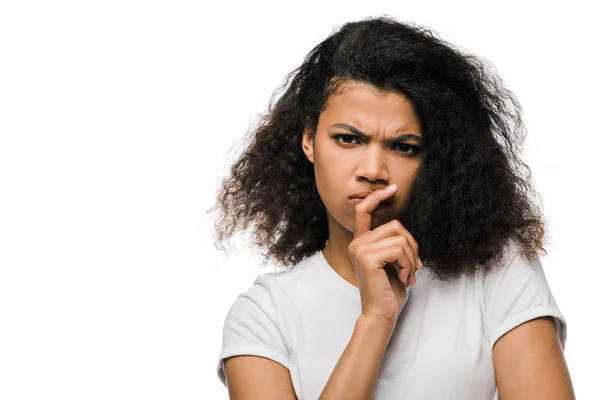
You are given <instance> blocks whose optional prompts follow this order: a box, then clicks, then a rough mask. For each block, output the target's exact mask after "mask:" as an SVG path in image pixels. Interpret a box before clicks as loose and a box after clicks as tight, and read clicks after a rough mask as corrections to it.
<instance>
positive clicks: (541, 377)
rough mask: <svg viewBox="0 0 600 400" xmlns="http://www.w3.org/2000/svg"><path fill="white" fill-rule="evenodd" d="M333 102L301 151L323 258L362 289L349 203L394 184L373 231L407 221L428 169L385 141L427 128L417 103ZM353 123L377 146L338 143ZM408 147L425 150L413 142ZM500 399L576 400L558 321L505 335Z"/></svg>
mask: <svg viewBox="0 0 600 400" xmlns="http://www.w3.org/2000/svg"><path fill="white" fill-rule="evenodd" d="M340 89H342V90H340V92H339V93H338V94H336V95H334V96H332V97H331V98H330V100H329V103H328V106H327V107H326V108H325V110H323V112H322V113H321V115H320V118H319V124H318V126H317V133H316V135H315V140H314V142H313V141H312V140H310V139H309V137H308V135H307V134H306V133H305V135H304V136H303V139H302V149H303V151H304V153H305V154H306V157H307V158H308V159H309V160H310V162H312V163H313V164H314V169H315V180H316V185H317V190H318V192H319V195H320V196H321V199H322V201H323V203H324V204H325V208H326V209H327V218H328V226H329V240H328V242H327V245H326V246H325V248H324V250H323V255H324V256H325V259H326V260H327V263H328V264H329V265H330V266H331V267H332V268H333V269H334V270H335V271H336V272H337V273H338V275H340V276H341V277H342V278H344V279H345V280H346V281H348V282H350V283H351V284H353V285H354V286H357V287H358V282H357V280H356V275H355V274H354V269H353V266H352V263H351V261H350V257H349V255H348V246H349V245H350V242H351V241H352V240H353V236H354V205H352V204H351V203H349V202H348V196H349V195H351V194H353V193H356V192H360V191H367V190H376V189H380V188H384V187H386V186H389V185H391V184H393V183H395V184H396V185H397V186H398V190H397V191H396V193H395V194H394V196H393V197H392V200H393V202H392V205H391V206H390V207H389V208H385V209H383V210H382V212H381V213H379V214H373V220H372V224H373V226H372V227H371V229H374V228H376V227H377V226H380V225H382V224H385V223H387V222H389V221H391V220H392V219H394V218H396V219H398V220H400V219H401V217H402V215H403V213H404V211H405V209H406V205H407V204H408V201H409V200H410V195H411V192H412V187H413V185H414V182H415V178H416V176H417V172H418V170H419V167H420V165H421V154H420V153H417V154H416V155H415V156H411V154H412V153H413V149H410V148H408V147H407V146H404V145H400V146H398V145H390V144H384V142H383V140H385V139H389V138H390V137H393V136H397V135H399V134H404V133H409V132H410V133H413V134H415V135H418V136H420V137H421V138H422V134H421V130H420V124H419V121H418V119H417V117H416V115H415V113H414V109H413V107H412V105H411V104H410V102H409V101H408V100H407V99H406V98H405V97H404V96H402V95H400V94H395V93H382V92H380V91H378V90H377V89H375V88H373V87H371V86H368V85H365V84H359V83H356V82H349V83H347V84H344V86H342V88H340ZM337 123H346V124H349V125H352V126H354V127H356V128H358V129H360V130H361V131H363V132H365V133H367V134H368V135H372V139H370V140H364V139H352V138H350V137H347V138H343V137H340V138H337V139H336V138H334V137H333V136H334V135H336V134H351V132H349V131H348V130H346V129H342V128H334V129H331V130H330V127H331V125H333V124H337ZM404 143H406V144H412V145H418V144H419V142H418V141H417V140H414V139H411V140H408V141H406V142H404ZM493 360H494V371H495V375H496V381H497V385H498V393H499V397H500V398H501V399H503V400H520V399H527V400H532V399H540V400H541V399H544V400H549V399H556V400H558V399H561V400H562V399H569V400H571V399H575V392H574V389H573V383H572V381H571V377H570V375H569V371H568V368H567V364H566V360H565V357H564V354H563V352H562V349H561V347H560V342H559V339H558V334H557V331H556V327H555V324H554V321H553V319H552V318H551V317H540V318H535V319H532V320H529V321H527V322H525V323H523V324H521V325H519V326H517V327H515V328H514V329H512V330H511V331H509V332H507V333H506V334H504V335H503V336H502V337H501V338H500V339H499V340H498V341H497V342H496V344H495V346H494V348H493Z"/></svg>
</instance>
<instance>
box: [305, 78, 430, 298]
mask: <svg viewBox="0 0 600 400" xmlns="http://www.w3.org/2000/svg"><path fill="white" fill-rule="evenodd" d="M340 123H343V124H348V125H351V126H353V127H355V128H357V129H359V130H360V131H362V132H364V133H366V134H367V135H369V136H370V138H358V137H354V138H353V137H350V136H347V137H346V136H342V137H337V138H335V137H334V136H336V135H339V134H343V135H351V136H355V134H354V133H352V132H351V131H350V130H348V129H344V128H340V127H332V125H334V124H340ZM408 133H412V134H414V135H416V136H418V137H419V138H411V139H406V140H403V141H401V142H397V143H391V142H385V141H386V140H390V139H392V138H395V137H398V136H400V135H403V134H408ZM422 138H423V136H422V133H421V126H420V122H419V120H418V118H417V116H416V114H415V112H414V108H413V106H412V104H411V103H410V101H409V100H408V99H407V98H406V97H405V96H403V95H402V94H399V93H385V92H381V91H379V90H378V89H376V88H374V87H372V86H370V85H367V84H363V83H358V82H346V83H344V84H343V85H342V86H341V87H340V89H339V90H338V91H337V92H336V94H334V95H333V96H331V97H330V98H329V100H328V103H327V106H326V107H325V109H324V110H323V111H322V112H321V114H320V117H319V123H318V125H317V131H316V134H315V138H314V141H313V140H311V139H310V138H309V136H308V134H307V133H306V132H305V134H304V135H303V138H302V149H303V151H304V154H305V155H306V157H307V158H308V160H309V161H310V162H311V163H313V164H314V170H315V181H316V186H317V190H318V192H319V195H320V197H321V200H322V201H323V204H324V205H325V208H326V210H327V220H328V226H329V238H328V242H327V244H326V246H325V248H324V249H323V255H324V257H325V259H326V260H327V262H328V264H329V265H330V266H331V267H332V268H333V269H334V270H335V272H336V273H337V274H338V275H340V276H341V277H342V278H344V279H345V280H346V281H348V282H350V283H351V284H353V285H354V286H356V287H358V281H357V279H356V275H355V273H354V268H353V266H352V263H351V261H350V256H349V254H348V246H349V245H350V242H352V240H353V235H354V205H353V204H352V203H350V202H349V201H348V196H350V195H351V194H354V193H357V192H362V191H373V190H377V189H382V188H385V187H387V186H389V185H391V184H394V183H395V184H396V185H397V186H398V190H397V191H396V193H395V194H394V195H393V196H392V197H391V198H390V199H389V201H390V204H389V205H388V206H385V207H380V208H381V210H376V211H375V213H373V215H372V218H373V221H372V224H373V226H372V227H371V229H375V228H376V227H377V226H380V225H382V224H385V223H387V222H389V221H391V220H392V219H398V220H400V219H401V217H402V215H403V213H404V212H405V210H406V207H407V204H408V202H409V200H410V196H411V192H412V187H413V185H414V182H415V179H416V176H417V173H418V171H419V167H420V165H421V153H420V151H418V149H419V148H420V146H421V142H420V140H422ZM413 146H414V147H413Z"/></svg>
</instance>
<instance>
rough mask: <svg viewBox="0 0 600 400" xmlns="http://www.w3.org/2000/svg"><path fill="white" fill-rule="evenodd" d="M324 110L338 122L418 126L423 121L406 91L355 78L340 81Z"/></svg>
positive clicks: (404, 126)
mask: <svg viewBox="0 0 600 400" xmlns="http://www.w3.org/2000/svg"><path fill="white" fill-rule="evenodd" d="M322 114H325V115H324V117H326V118H327V119H328V118H332V119H336V121H335V122H351V121H353V122H355V123H359V124H366V125H372V126H380V125H382V124H384V125H394V126H397V127H398V128H400V129H402V128H407V127H410V128H411V129H418V128H419V125H420V124H419V121H418V118H417V116H416V114H415V111H414V107H413V105H412V103H411V101H410V100H409V99H408V98H407V97H406V96H405V95H404V94H402V93H397V92H383V91H381V90H379V89H377V88H375V87H374V86H372V85H369V84H365V83H360V82H355V81H349V82H344V83H343V84H341V85H340V86H339V87H338V88H337V89H336V90H335V92H334V93H333V94H332V95H331V96H330V97H329V99H328V100H327V103H326V107H325V108H324V109H323V111H322ZM340 119H341V120H343V121H338V120H340Z"/></svg>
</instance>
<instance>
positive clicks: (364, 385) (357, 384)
mask: <svg viewBox="0 0 600 400" xmlns="http://www.w3.org/2000/svg"><path fill="white" fill-rule="evenodd" d="M393 331H394V325H391V324H390V323H389V322H385V321H383V320H379V319H376V317H368V316H365V315H361V316H360V317H359V318H358V320H357V321H356V324H355V327H354V332H353V334H352V337H351V338H350V341H349V342H348V345H347V346H346V349H345V350H344V352H343V353H342V355H341V357H340V359H339V360H338V362H337V364H336V365H335V368H334V369H333V372H332V373H331V376H330V377H329V380H328V381H327V384H326V385H325V388H324V389H323V392H322V393H321V396H319V400H341V399H344V400H367V399H369V398H370V396H371V393H372V391H373V389H374V388H375V382H376V380H377V375H378V374H379V368H380V367H381V361H382V360H383V355H384V353H385V349H386V348H387V346H388V343H389V341H390V338H391V336H392V333H393Z"/></svg>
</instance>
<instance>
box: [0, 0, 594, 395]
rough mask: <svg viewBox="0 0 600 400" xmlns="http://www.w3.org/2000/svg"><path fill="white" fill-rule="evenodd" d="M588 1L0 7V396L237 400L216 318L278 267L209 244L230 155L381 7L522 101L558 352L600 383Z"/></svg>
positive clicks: (578, 373) (588, 380)
mask: <svg viewBox="0 0 600 400" xmlns="http://www.w3.org/2000/svg"><path fill="white" fill-rule="evenodd" d="M591 3H592V2H587V3H584V2H578V1H569V2H561V3H560V5H558V3H557V4H553V3H551V2H544V3H542V2H539V3H533V2H531V3H526V2H519V3H517V2H506V1H504V2H494V3H491V2H490V3H485V2H480V1H478V2H464V1H452V2H441V1H440V2H439V3H438V2H436V3H433V2H428V1H418V2H402V1H388V2H384V1H373V0H371V1H368V2H364V1H362V2H356V3H355V4H353V3H352V2H348V1H339V2H334V1H328V2H325V1H318V2H310V1H302V2H299V1H298V2H278V3H273V4H267V3H265V2H260V1H253V2H247V3H241V2H240V3H238V4H235V3H231V2H227V3H220V5H210V6H207V5H206V3H205V2H201V1H196V2H192V1H174V0H171V1H125V0H120V1H96V2H92V1H85V2H82V1H53V2H42V1H38V2H32V1H5V2H2V5H1V6H0V134H1V141H0V191H1V195H0V266H1V269H0V398H2V399H7V400H9V399H50V398H52V399H54V398H56V399H109V398H110V399H142V398H143V399H227V398H228V396H227V389H226V388H225V387H224V386H223V385H222V384H221V382H220V381H219V380H218V378H217V373H216V366H217V358H218V355H219V352H220V346H221V332H222V324H223V319H224V317H225V314H226V312H227V310H228V309H229V307H230V306H231V304H232V303H233V301H234V300H235V298H236V297H237V295H238V294H240V293H241V292H242V291H245V290H247V289H248V288H249V287H250V286H251V284H252V282H253V280H254V278H255V277H256V276H257V275H259V274H262V273H266V272H270V271H272V268H270V267H268V268H260V267H258V263H259V258H258V256H256V255H254V253H253V254H251V252H252V251H253V250H252V249H250V248H248V247H246V248H244V243H247V241H246V242H245V241H244V240H243V238H242V239H240V240H237V241H236V242H235V243H237V244H238V249H240V252H239V253H237V254H232V255H231V257H230V258H228V259H227V258H225V256H224V255H223V253H221V252H219V251H217V250H216V249H215V247H214V244H213V236H212V234H213V225H212V223H213V216H212V215H205V214H204V212H205V211H206V210H208V209H209V208H210V207H211V206H212V205H213V204H214V200H215V197H216V190H217V187H218V184H219V182H220V180H221V179H222V177H223V176H224V175H225V173H226V172H227V169H226V168H227V167H228V166H229V165H230V164H231V162H232V160H233V158H234V157H235V156H236V154H235V153H234V151H232V152H231V153H229V154H228V153H227V151H228V150H229V149H230V148H231V147H232V146H233V145H234V142H235V141H236V140H238V139H239V138H241V137H242V136H243V135H244V134H245V133H246V132H247V131H248V130H249V129H250V128H251V127H252V126H253V124H254V123H255V122H256V120H257V117H258V116H259V115H260V114H262V113H263V112H264V111H266V107H267V104H268V101H269V98H270V96H271V94H272V93H273V91H274V90H275V89H276V87H277V86H279V85H280V84H281V83H282V81H283V78H284V76H285V75H286V74H287V73H288V72H290V71H291V70H292V69H293V68H295V67H296V66H298V65H299V64H300V63H301V61H302V59H303V58H304V56H305V55H306V53H308V51H310V49H312V48H313V47H314V46H315V45H317V44H318V43H319V42H320V41H321V40H323V39H325V38H326V37H327V35H329V34H330V33H331V32H332V30H333V29H334V27H336V26H340V25H341V24H343V23H344V22H347V21H350V20H356V19H360V18H363V17H367V16H375V15H381V14H387V15H390V16H393V17H396V18H398V19H400V20H406V21H412V22H416V23H419V24H423V25H427V26H429V27H431V28H433V29H434V30H436V31H437V32H438V33H439V34H440V35H441V36H442V37H443V38H445V39H447V40H449V41H451V42H452V43H454V44H456V45H458V46H461V47H463V48H465V49H467V50H469V51H471V52H473V53H475V54H478V55H480V56H482V57H484V58H486V59H488V60H490V61H491V62H493V63H494V65H495V66H496V68H497V70H498V72H499V74H500V76H501V77H502V78H503V79H504V80H505V82H506V83H507V86H508V87H509V88H510V89H511V90H513V91H514V93H515V94H516V95H517V97H518V99H519V100H520V102H521V105H522V106H523V109H524V114H523V115H524V119H525V123H526V125H527V127H528V137H527V141H526V148H525V151H526V153H525V159H526V161H527V162H528V164H529V166H530V167H531V168H532V172H533V181H534V186H535V188H536V189H537V190H538V191H539V192H540V194H541V195H542V197H543V200H544V209H545V212H546V217H547V219H548V221H549V229H550V231H549V234H550V237H551V245H550V247H549V254H548V256H546V257H544V258H542V263H543V265H544V267H545V271H546V275H547V278H548V281H549V283H550V286H551V288H552V290H553V293H554V295H555V299H556V301H557V303H558V305H559V307H560V309H561V311H562V312H563V314H564V315H565V317H566V318H567V320H568V328H569V329H568V340H567V345H566V352H565V356H566V359H567V362H568V365H569V369H570V372H571V376H572V379H573V382H574V386H575V390H576V394H577V396H578V399H594V398H600V389H599V388H598V385H597V372H598V368H597V366H596V362H597V360H598V358H599V356H600V351H599V347H600V345H599V343H598V340H597V337H598V332H597V330H596V329H594V328H595V327H596V326H597V325H596V324H595V322H594V320H595V316H596V315H597V312H598V305H599V303H600V302H599V301H598V293H599V292H600V290H599V288H598V276H599V274H598V267H599V262H598V258H597V256H596V254H595V253H593V251H595V250H597V249H598V247H599V243H598V241H599V240H598V239H599V235H598V234H597V226H598V224H599V222H600V217H599V216H598V212H597V205H598V197H597V191H596V188H597V186H598V184H597V182H598V172H599V169H600V168H599V167H598V161H599V156H598V148H599V146H600V139H599V134H600V132H599V128H598V123H597V118H598V101H597V99H598V92H599V90H600V85H599V79H598V71H599V70H600V66H599V64H598V61H597V52H598V39H599V34H598V27H597V26H598V25H597V21H596V16H595V14H594V13H592V9H591V6H590V5H589V4H591ZM239 244H241V247H240V246H239Z"/></svg>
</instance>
